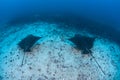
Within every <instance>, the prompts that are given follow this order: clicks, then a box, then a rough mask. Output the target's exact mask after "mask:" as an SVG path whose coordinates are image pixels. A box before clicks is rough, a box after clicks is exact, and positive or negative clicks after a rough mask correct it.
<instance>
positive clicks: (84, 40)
mask: <svg viewBox="0 0 120 80" xmlns="http://www.w3.org/2000/svg"><path fill="white" fill-rule="evenodd" d="M69 40H70V41H71V42H73V43H74V44H75V45H76V48H77V49H79V50H82V51H83V53H84V54H87V53H89V52H91V51H90V49H91V48H92V47H93V43H94V40H95V38H91V37H88V36H81V35H79V34H75V36H74V37H72V38H70V39H69Z"/></svg>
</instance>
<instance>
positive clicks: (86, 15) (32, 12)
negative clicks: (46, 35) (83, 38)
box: [0, 0, 120, 44]
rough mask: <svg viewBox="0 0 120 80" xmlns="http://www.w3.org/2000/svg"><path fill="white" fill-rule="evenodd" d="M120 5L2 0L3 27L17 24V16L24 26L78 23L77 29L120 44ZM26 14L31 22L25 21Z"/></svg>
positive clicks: (113, 0)
mask: <svg viewBox="0 0 120 80" xmlns="http://www.w3.org/2000/svg"><path fill="white" fill-rule="evenodd" d="M119 4H120V1H118V0H66V1H64V0H36V1H33V0H12V1H9V0H1V1H0V24H1V27H2V24H5V23H6V22H11V21H12V20H14V19H15V20H14V21H16V17H17V19H19V18H20V19H21V20H20V21H22V23H26V22H32V21H34V20H38V19H41V20H45V21H46V20H47V21H48V20H49V22H50V21H56V22H64V23H67V24H72V25H76V24H77V27H76V28H87V29H88V30H89V31H90V32H93V33H95V34H99V35H102V36H105V37H106V36H107V37H110V38H111V39H112V40H114V41H116V42H117V43H119V44H120V38H119V33H120V5H119ZM26 15H27V18H28V17H29V18H28V19H26V18H23V17H25V16H26ZM36 15H37V16H36ZM31 16H32V17H31ZM21 17H22V18H21ZM41 17H42V18H41ZM32 19H33V20H32ZM27 20H28V21H27ZM20 21H18V22H14V23H13V24H18V23H19V22H20ZM78 24H79V25H78ZM80 25H83V27H81V26H80ZM92 25H94V26H92ZM74 27H75V26H74ZM101 32H102V33H101Z"/></svg>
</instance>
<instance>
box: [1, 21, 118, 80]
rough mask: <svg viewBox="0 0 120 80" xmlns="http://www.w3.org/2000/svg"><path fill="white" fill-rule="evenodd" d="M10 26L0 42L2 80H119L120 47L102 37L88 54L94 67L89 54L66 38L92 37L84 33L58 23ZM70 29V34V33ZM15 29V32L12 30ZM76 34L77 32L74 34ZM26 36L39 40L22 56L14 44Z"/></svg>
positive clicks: (21, 52)
mask: <svg viewBox="0 0 120 80" xmlns="http://www.w3.org/2000/svg"><path fill="white" fill-rule="evenodd" d="M22 26H23V27H24V28H21V27H20V26H19V27H17V26H14V27H12V28H10V29H9V32H12V33H10V34H9V32H7V33H6V34H9V35H8V36H6V37H4V40H3V41H2V42H0V47H1V48H0V52H1V54H0V64H1V65H0V71H1V72H2V74H0V78H1V79H2V80H20V79H21V80H81V79H82V80H104V79H106V80H119V75H120V64H119V56H120V54H119V53H120V48H119V47H118V46H117V45H116V44H114V43H111V42H110V41H109V40H106V39H104V38H97V39H96V40H95V42H94V45H93V47H92V49H91V50H92V54H93V56H94V57H95V59H96V60H97V62H98V63H99V64H100V66H101V69H102V70H103V72H102V71H101V69H100V68H99V66H98V65H97V64H96V62H95V60H94V58H93V57H92V56H90V55H89V54H85V55H84V54H81V50H77V49H75V48H74V46H75V44H73V43H71V42H70V41H69V40H68V39H69V38H71V37H74V35H75V34H80V35H86V36H91V37H94V35H93V34H89V33H88V32H87V31H86V32H84V31H83V30H82V31H80V30H76V28H73V27H72V28H71V27H68V28H67V29H66V28H60V27H59V24H55V23H54V24H50V23H45V22H37V23H32V24H25V25H22ZM71 29H72V31H71ZM14 30H17V31H14ZM78 31H79V32H78ZM29 34H33V35H36V36H40V37H43V38H42V39H41V40H39V41H38V42H36V44H35V45H34V46H33V47H32V49H31V50H32V51H31V52H27V53H26V55H25V60H24V65H23V66H22V67H21V63H22V59H23V54H24V52H23V51H22V50H21V49H20V48H19V46H18V43H19V42H20V41H21V40H23V39H24V38H25V37H26V36H28V35H29ZM18 75H19V76H18Z"/></svg>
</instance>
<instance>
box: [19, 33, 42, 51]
mask: <svg viewBox="0 0 120 80" xmlns="http://www.w3.org/2000/svg"><path fill="white" fill-rule="evenodd" d="M40 38H41V37H37V36H33V35H32V34H31V35H28V36H27V37H25V38H24V39H23V40H22V41H20V42H19V43H18V45H19V47H20V48H21V49H23V50H24V52H30V49H31V47H32V46H33V45H34V44H35V42H36V41H38V40H39V39H40Z"/></svg>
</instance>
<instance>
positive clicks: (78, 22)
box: [8, 12, 120, 45]
mask: <svg viewBox="0 0 120 80" xmlns="http://www.w3.org/2000/svg"><path fill="white" fill-rule="evenodd" d="M36 21H45V22H48V23H54V22H55V23H59V24H60V25H61V26H60V27H64V25H68V26H69V27H75V28H76V29H80V30H81V29H82V30H87V31H88V32H90V33H92V34H96V35H99V36H101V37H104V38H108V39H110V40H111V41H114V42H116V43H117V44H119V45H120V38H119V34H120V30H119V29H117V28H115V27H114V26H112V25H110V24H107V23H100V22H97V21H95V20H93V19H89V18H87V17H85V16H80V15H76V14H71V13H68V12H67V13H59V14H58V13H50V14H48V13H44V14H43V13H33V14H27V15H21V16H18V17H15V18H13V19H12V20H11V21H9V22H8V25H9V26H10V25H23V24H26V23H27V24H29V23H32V22H36Z"/></svg>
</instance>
